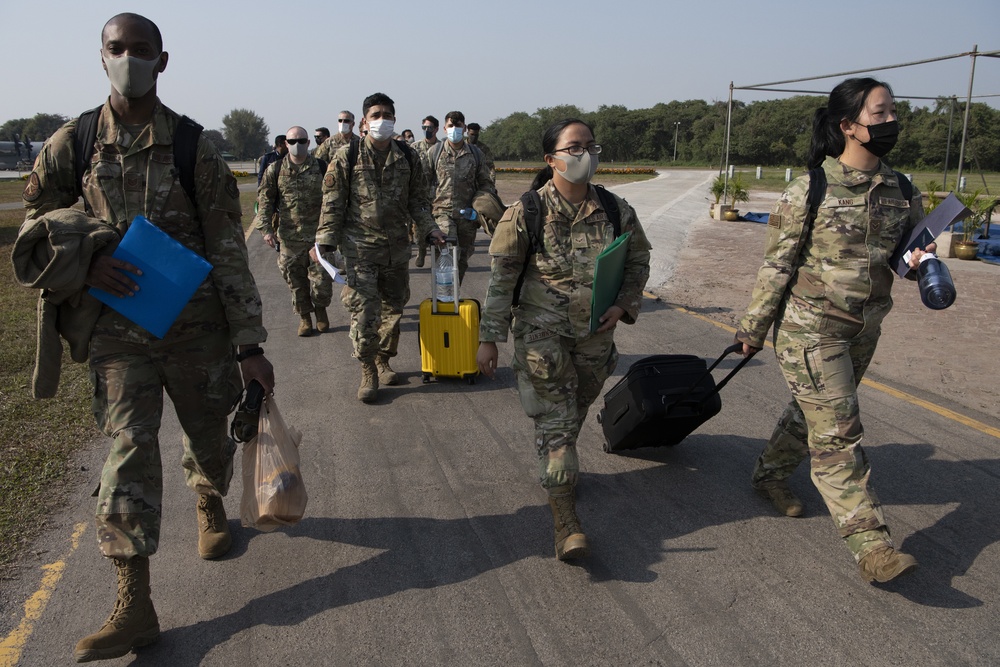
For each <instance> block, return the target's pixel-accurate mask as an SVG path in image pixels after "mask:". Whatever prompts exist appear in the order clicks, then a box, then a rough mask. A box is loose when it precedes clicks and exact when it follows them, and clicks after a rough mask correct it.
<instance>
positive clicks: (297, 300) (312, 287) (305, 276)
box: [278, 241, 333, 315]
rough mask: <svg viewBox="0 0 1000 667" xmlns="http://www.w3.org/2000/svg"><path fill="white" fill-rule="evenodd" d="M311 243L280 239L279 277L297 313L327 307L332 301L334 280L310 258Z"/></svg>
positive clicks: (302, 313) (305, 313) (304, 313)
mask: <svg viewBox="0 0 1000 667" xmlns="http://www.w3.org/2000/svg"><path fill="white" fill-rule="evenodd" d="M312 247H313V244H312V243H308V242H307V243H303V242H301V241H283V242H282V243H281V253H280V254H279V255H278V268H279V269H280V270H281V277H282V278H284V279H285V282H286V283H288V287H289V288H290V289H291V290H292V307H293V308H294V309H295V312H296V313H298V314H299V315H308V314H309V313H311V312H313V310H314V309H316V308H326V307H327V306H329V305H330V302H331V301H332V300H333V279H332V278H331V277H330V274H329V273H327V272H326V271H325V270H324V269H323V267H322V266H320V265H319V264H318V263H316V262H314V261H312V259H310V258H309V249H310V248H312Z"/></svg>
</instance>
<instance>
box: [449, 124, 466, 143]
mask: <svg viewBox="0 0 1000 667" xmlns="http://www.w3.org/2000/svg"><path fill="white" fill-rule="evenodd" d="M444 132H445V134H447V135H448V141H450V142H451V143H453V144H457V143H458V142H460V141H461V140H462V135H463V134H465V128H464V127H458V126H457V125H456V126H452V127H446V128H445V129H444Z"/></svg>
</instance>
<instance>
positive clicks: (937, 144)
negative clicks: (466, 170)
mask: <svg viewBox="0 0 1000 667" xmlns="http://www.w3.org/2000/svg"><path fill="white" fill-rule="evenodd" d="M825 101H826V98H825V97H821V96H808V95H797V96H794V97H789V98H784V99H778V100H765V101H760V102H751V103H749V104H747V103H743V102H737V101H734V102H733V118H732V128H731V132H730V147H729V162H730V163H731V164H737V165H747V166H756V165H760V166H764V167H768V166H782V165H802V164H805V161H806V153H807V151H808V149H809V140H810V137H811V134H812V119H813V114H814V113H815V111H816V109H817V108H819V107H820V106H823V104H824V103H825ZM897 107H898V112H899V122H900V125H901V126H902V128H903V129H902V133H901V134H900V139H899V143H898V144H897V145H896V148H894V149H893V151H892V153H890V154H889V156H888V158H887V159H888V161H889V162H891V163H892V165H893V166H894V167H896V168H912V169H915V170H937V169H943V168H944V160H945V153H946V151H947V149H948V123H949V114H950V109H951V107H952V101H951V100H950V99H948V98H941V99H938V100H937V101H936V102H935V103H934V104H933V105H931V106H927V107H923V106H918V107H914V106H913V105H911V104H910V103H909V102H908V101H906V100H899V101H898V103H897ZM954 108H955V111H954V118H953V125H952V131H951V151H950V155H949V160H948V161H949V166H950V168H955V167H957V165H958V152H959V143H960V142H961V137H962V116H963V110H964V103H961V102H957V103H955V104H954ZM563 118H580V119H582V120H585V121H586V122H588V123H590V124H591V125H592V126H593V127H594V133H595V135H596V137H597V141H598V142H599V143H600V144H601V145H602V146H603V152H602V153H601V162H604V163H608V162H615V163H626V164H627V163H658V164H669V163H670V162H672V161H674V152H675V150H676V162H677V163H679V164H686V165H711V166H713V167H719V166H720V165H721V164H722V162H723V161H724V159H725V156H724V154H723V151H724V148H725V138H726V103H724V102H714V103H711V104H710V103H708V102H705V101H703V100H687V101H685V102H669V103H660V104H657V105H656V106H654V107H651V108H648V109H627V108H625V107H623V106H617V105H615V106H601V107H598V109H597V111H594V112H585V111H583V110H581V109H580V108H579V107H576V106H573V105H564V106H557V107H549V108H544V109H538V110H537V111H535V113H533V114H528V113H526V112H516V113H512V114H510V115H509V116H507V117H505V118H500V119H497V120H494V121H493V122H492V123H490V125H489V127H486V128H484V129H483V132H482V141H483V143H486V144H488V145H489V147H490V149H492V151H493V153H494V155H495V156H496V158H497V159H498V160H532V161H537V160H539V159H541V146H542V133H543V132H544V131H545V128H546V127H548V126H549V125H550V124H552V123H553V122H555V121H557V120H561V119H563ZM675 130H676V138H677V141H676V148H675V143H674V137H675ZM966 167H968V168H971V169H976V170H983V171H1000V110H997V109H994V108H992V107H990V106H988V105H986V104H982V103H974V104H973V105H972V107H971V110H970V115H969V135H968V143H967V145H966Z"/></svg>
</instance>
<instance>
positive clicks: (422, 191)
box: [316, 138, 437, 266]
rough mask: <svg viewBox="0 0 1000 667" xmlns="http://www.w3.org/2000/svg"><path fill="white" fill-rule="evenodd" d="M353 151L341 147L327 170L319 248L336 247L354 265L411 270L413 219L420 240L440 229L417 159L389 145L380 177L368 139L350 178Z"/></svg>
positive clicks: (317, 236) (392, 142) (362, 147)
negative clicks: (360, 262) (349, 161)
mask: <svg viewBox="0 0 1000 667" xmlns="http://www.w3.org/2000/svg"><path fill="white" fill-rule="evenodd" d="M348 150H349V148H348V147H347V146H342V147H341V149H340V150H339V151H337V152H336V153H335V154H334V156H333V161H332V162H331V163H330V166H329V167H327V170H326V176H325V177H324V179H323V213H322V215H321V217H320V224H319V229H318V230H317V231H316V242H317V243H319V244H320V245H330V246H337V248H339V249H340V251H341V252H342V253H343V254H344V256H345V257H347V258H349V259H361V260H364V261H367V262H373V263H375V264H379V265H382V266H395V265H398V264H406V263H407V262H409V261H410V239H409V236H408V234H407V226H408V225H409V222H410V219H411V218H412V219H413V221H414V223H415V224H416V226H417V232H418V233H419V234H420V236H421V237H426V236H427V235H428V234H430V233H431V232H432V231H433V230H435V229H437V225H436V224H434V219H433V218H432V217H431V215H430V211H429V208H430V206H429V205H428V203H427V185H426V183H425V182H424V173H423V170H422V169H421V168H420V165H419V163H418V162H417V160H416V156H411V157H407V156H406V155H405V154H404V153H403V149H402V148H400V147H399V145H398V144H397V143H396V142H395V141H390V142H389V149H388V154H387V156H386V159H385V166H384V167H383V168H382V173H378V172H377V166H376V165H377V160H376V154H375V149H374V147H373V146H372V140H371V138H366V139H365V140H364V141H362V142H361V145H360V148H359V150H358V161H357V163H356V164H355V165H354V171H353V172H350V173H349V172H348V164H347V153H348ZM411 158H412V159H413V165H414V168H413V169H411V168H410V159H411Z"/></svg>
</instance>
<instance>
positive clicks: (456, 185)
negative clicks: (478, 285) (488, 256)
mask: <svg viewBox="0 0 1000 667" xmlns="http://www.w3.org/2000/svg"><path fill="white" fill-rule="evenodd" d="M444 131H445V133H446V134H447V135H448V138H447V140H446V141H442V142H440V143H439V144H437V145H436V146H433V147H431V148H430V149H429V150H428V151H427V152H426V154H425V155H426V160H427V164H428V165H429V167H430V174H431V178H433V179H434V180H433V184H434V199H433V202H432V204H431V212H432V213H433V214H434V220H435V222H437V224H438V227H440V228H441V229H442V230H444V232H445V233H446V234H447V235H448V236H450V237H453V238H456V239H458V249H459V252H458V280H459V283H461V281H462V280H463V279H464V278H465V272H466V271H467V270H468V269H469V258H470V257H471V256H472V253H474V252H475V251H476V233H477V232H478V231H479V220H478V219H476V220H470V219H469V218H468V216H469V215H475V214H474V212H473V211H474V209H473V208H472V200H473V199H475V197H476V196H477V195H480V194H482V193H486V192H491V193H493V194H496V192H497V188H496V184H495V183H494V182H493V176H492V175H491V170H490V168H489V165H488V164H487V162H486V158H485V156H484V155H483V153H482V151H480V150H479V149H478V148H477V147H475V146H473V145H472V144H470V143H469V142H467V141H465V138H464V137H465V116H464V115H463V114H462V112H461V111H449V112H448V115H446V116H445V117H444Z"/></svg>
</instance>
